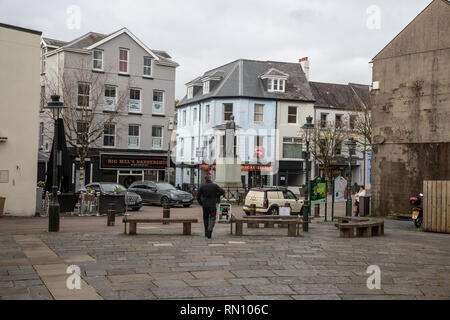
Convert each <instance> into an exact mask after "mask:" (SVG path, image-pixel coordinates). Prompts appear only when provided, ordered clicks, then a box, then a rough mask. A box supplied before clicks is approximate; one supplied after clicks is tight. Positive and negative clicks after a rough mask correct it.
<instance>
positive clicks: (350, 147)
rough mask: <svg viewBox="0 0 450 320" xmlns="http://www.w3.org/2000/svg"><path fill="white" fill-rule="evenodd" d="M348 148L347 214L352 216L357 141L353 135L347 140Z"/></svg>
mask: <svg viewBox="0 0 450 320" xmlns="http://www.w3.org/2000/svg"><path fill="white" fill-rule="evenodd" d="M345 144H346V146H347V148H348V181H347V210H346V216H347V217H351V216H352V155H353V154H355V149H356V141H355V139H353V137H351V138H350V139H348V140H347V141H346V142H345Z"/></svg>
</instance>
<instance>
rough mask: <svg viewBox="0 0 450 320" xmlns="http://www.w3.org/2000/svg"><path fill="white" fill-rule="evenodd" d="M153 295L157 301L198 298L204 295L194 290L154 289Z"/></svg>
mask: <svg viewBox="0 0 450 320" xmlns="http://www.w3.org/2000/svg"><path fill="white" fill-rule="evenodd" d="M152 292H153V294H154V295H155V296H156V297H158V298H159V299H169V298H200V297H204V295H203V294H202V293H201V292H200V291H199V290H198V289H196V288H189V287H188V288H156V289H152Z"/></svg>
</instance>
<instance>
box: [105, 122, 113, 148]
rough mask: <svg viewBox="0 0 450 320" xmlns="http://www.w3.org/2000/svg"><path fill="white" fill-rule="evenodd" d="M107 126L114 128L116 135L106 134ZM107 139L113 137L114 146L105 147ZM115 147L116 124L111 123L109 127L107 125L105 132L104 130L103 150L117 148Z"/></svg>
mask: <svg viewBox="0 0 450 320" xmlns="http://www.w3.org/2000/svg"><path fill="white" fill-rule="evenodd" d="M106 126H108V127H113V128H114V134H111V133H105V131H106ZM105 137H113V142H114V144H113V145H112V146H107V145H105ZM115 147H116V124H115V123H110V124H109V125H105V126H104V130H103V148H115Z"/></svg>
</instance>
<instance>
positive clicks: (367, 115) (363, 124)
mask: <svg viewBox="0 0 450 320" xmlns="http://www.w3.org/2000/svg"><path fill="white" fill-rule="evenodd" d="M350 131H351V132H352V133H353V136H354V139H355V140H356V143H357V148H358V149H359V150H360V151H361V152H362V154H363V162H364V184H365V183H366V171H367V170H366V158H367V152H368V151H370V150H372V113H371V111H370V110H369V108H367V107H366V106H363V108H362V110H357V111H353V112H352V113H351V114H350Z"/></svg>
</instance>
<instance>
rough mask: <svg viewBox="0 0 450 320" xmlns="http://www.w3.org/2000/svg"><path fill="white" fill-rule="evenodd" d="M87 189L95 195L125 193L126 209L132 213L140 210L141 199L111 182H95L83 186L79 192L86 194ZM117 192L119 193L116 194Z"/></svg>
mask: <svg viewBox="0 0 450 320" xmlns="http://www.w3.org/2000/svg"><path fill="white" fill-rule="evenodd" d="M89 189H93V190H94V192H95V193H97V192H100V194H117V193H118V194H122V193H127V194H128V195H127V199H128V208H129V209H131V210H133V211H139V210H140V209H141V208H142V198H141V197H140V196H139V195H138V194H136V193H134V192H130V191H129V190H128V191H127V188H125V187H124V186H122V185H120V184H117V183H111V182H95V183H91V184H88V185H85V186H84V188H81V189H80V192H81V193H87V192H88V190H89ZM119 190H120V192H117V191H119Z"/></svg>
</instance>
